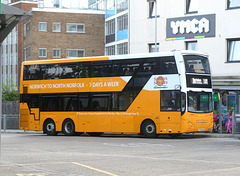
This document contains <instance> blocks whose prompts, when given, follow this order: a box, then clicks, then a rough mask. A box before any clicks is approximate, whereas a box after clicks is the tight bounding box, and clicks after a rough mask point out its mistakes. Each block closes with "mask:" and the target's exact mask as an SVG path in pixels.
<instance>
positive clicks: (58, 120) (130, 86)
mask: <svg viewBox="0 0 240 176" xmlns="http://www.w3.org/2000/svg"><path fill="white" fill-rule="evenodd" d="M20 95H21V101H20V129H23V130H31V131H43V132H44V133H46V134H47V135H56V134H57V133H59V132H62V133H64V134H65V135H74V134H76V133H88V134H90V135H100V134H102V133H139V134H143V135H144V136H146V137H154V136H156V135H157V134H172V135H180V134H182V133H192V132H194V133H196V132H210V131H212V128H213V120H212V111H213V108H212V85H211V74H210V67H209V61H208V57H207V56H206V55H204V54H202V53H199V52H194V51H171V52H163V53H161V52H159V53H151V54H149V53H148V54H137V55H121V56H109V57H107V56H105V57H91V58H68V59H57V60H56V59H55V60H37V61H26V62H23V64H22V71H21V82H20Z"/></svg>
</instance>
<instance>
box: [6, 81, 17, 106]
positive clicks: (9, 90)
mask: <svg viewBox="0 0 240 176" xmlns="http://www.w3.org/2000/svg"><path fill="white" fill-rule="evenodd" d="M2 100H3V101H16V100H19V92H18V91H17V90H15V88H14V84H13V81H12V80H7V84H4V83H3V84H2Z"/></svg>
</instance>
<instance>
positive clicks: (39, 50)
mask: <svg viewBox="0 0 240 176" xmlns="http://www.w3.org/2000/svg"><path fill="white" fill-rule="evenodd" d="M43 50H45V51H46V56H44V55H40V52H41V51H43ZM38 57H39V58H47V48H38Z"/></svg>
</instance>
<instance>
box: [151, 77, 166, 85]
mask: <svg viewBox="0 0 240 176" xmlns="http://www.w3.org/2000/svg"><path fill="white" fill-rule="evenodd" d="M167 84H168V79H167V77H162V76H159V77H157V78H154V88H167Z"/></svg>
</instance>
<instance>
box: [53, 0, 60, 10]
mask: <svg viewBox="0 0 240 176" xmlns="http://www.w3.org/2000/svg"><path fill="white" fill-rule="evenodd" d="M53 7H55V8H59V7H60V2H59V0H54V2H53Z"/></svg>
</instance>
